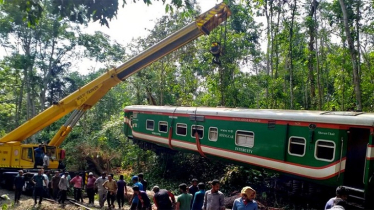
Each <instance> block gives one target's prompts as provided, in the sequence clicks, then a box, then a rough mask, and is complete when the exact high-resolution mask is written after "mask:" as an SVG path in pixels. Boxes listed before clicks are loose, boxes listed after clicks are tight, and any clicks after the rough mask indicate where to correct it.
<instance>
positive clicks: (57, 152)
mask: <svg viewBox="0 0 374 210" xmlns="http://www.w3.org/2000/svg"><path fill="white" fill-rule="evenodd" d="M38 147H39V145H38V144H20V143H19V142H9V143H2V144H0V168H1V169H3V170H4V169H5V170H6V169H33V168H35V166H36V168H42V167H43V166H42V165H40V164H39V165H38V164H36V165H35V152H34V150H35V149H36V148H38ZM43 152H44V154H47V155H48V156H49V160H50V161H49V167H48V168H50V169H57V168H59V162H60V160H62V159H64V158H65V151H64V150H61V149H60V148H56V147H54V146H47V145H44V146H43Z"/></svg>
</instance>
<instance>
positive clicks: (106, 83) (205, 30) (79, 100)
mask: <svg viewBox="0 0 374 210" xmlns="http://www.w3.org/2000/svg"><path fill="white" fill-rule="evenodd" d="M230 15H231V11H230V9H229V8H228V6H227V5H226V4H224V3H220V4H218V5H216V6H215V7H213V8H212V9H210V10H208V11H207V12H205V13H203V14H201V15H200V16H198V17H197V18H196V20H195V21H194V22H192V23H190V24H189V25H187V26H185V27H184V28H182V29H180V30H179V31H177V32H175V33H173V34H172V35H170V36H168V37H167V38H165V39H163V40H162V41H160V42H159V43H157V44H155V45H154V46H152V47H150V48H149V49H147V50H145V51H144V52H142V53H140V54H139V55H137V56H135V57H133V58H131V59H130V60H128V61H127V62H125V63H124V64H122V65H121V66H119V67H117V68H114V69H111V70H108V71H107V72H105V73H104V74H102V75H101V76H100V77H98V78H96V79H95V80H93V81H91V82H90V83H88V84H86V85H85V86H83V87H81V88H79V89H78V90H76V91H75V92H74V93H72V94H70V95H68V96H67V97H65V98H64V99H62V100H61V101H59V102H58V103H57V104H54V105H52V106H51V107H49V108H48V109H46V110H44V111H43V112H41V113H40V114H38V115H37V116H35V117H33V118H32V119H30V120H28V121H27V122H25V123H24V124H22V125H21V126H19V127H18V128H16V129H15V130H13V131H11V132H10V133H8V134H7V135H5V136H4V137H2V138H1V139H0V143H12V142H13V143H20V142H22V141H23V140H25V139H27V138H28V137H30V136H32V135H34V134H35V133H37V132H38V131H40V130H42V129H43V128H45V127H47V126H49V125H50V124H52V123H53V122H55V121H57V120H59V119H61V118H62V117H64V116H66V115H67V114H69V113H71V112H72V111H74V110H75V111H74V112H73V113H72V115H71V116H70V118H69V119H68V120H67V122H66V123H65V124H64V125H63V126H62V127H61V128H60V130H59V131H58V132H57V133H56V135H55V136H54V138H53V139H52V140H51V141H50V143H49V146H56V147H58V146H59V145H60V144H61V143H62V142H63V140H64V139H65V138H66V136H67V135H68V134H69V133H70V131H71V129H72V128H73V126H74V125H75V124H76V123H77V121H78V120H79V118H80V117H81V116H82V115H83V113H84V112H85V111H86V110H88V109H90V108H91V107H92V106H93V105H94V104H95V103H97V102H98V101H99V100H100V99H101V98H102V97H103V96H104V95H105V94H106V93H107V92H108V91H109V90H110V89H111V88H112V87H114V86H116V85H117V84H118V83H120V82H121V81H123V80H125V79H126V78H128V77H130V76H131V75H133V74H134V73H136V72H137V71H139V70H141V69H142V68H144V67H146V66H148V65H150V64H151V63H152V62H154V61H156V60H158V59H160V58H162V57H164V56H165V55H167V54H169V53H171V52H173V51H174V50H176V49H179V48H181V47H182V46H184V45H185V44H187V43H188V42H191V41H193V40H195V39H196V38H197V37H199V36H201V35H203V34H207V35H208V34H209V33H210V31H212V30H213V29H214V28H216V27H217V26H218V25H220V24H221V23H222V22H224V21H226V20H227V18H228V17H229V16H230Z"/></svg>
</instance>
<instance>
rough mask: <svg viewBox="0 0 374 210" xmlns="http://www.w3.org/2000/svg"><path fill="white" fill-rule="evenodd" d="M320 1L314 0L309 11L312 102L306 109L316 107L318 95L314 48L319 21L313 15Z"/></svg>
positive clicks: (309, 59)
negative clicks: (315, 20)
mask: <svg viewBox="0 0 374 210" xmlns="http://www.w3.org/2000/svg"><path fill="white" fill-rule="evenodd" d="M317 6H318V3H317V1H316V0H313V1H312V3H311V5H310V11H309V15H308V17H309V20H310V23H309V27H308V28H309V31H308V32H309V44H308V47H309V56H308V69H309V79H308V80H309V84H310V101H309V102H310V104H309V103H308V104H306V109H309V108H312V109H315V107H316V105H315V97H316V88H315V78H314V62H315V60H316V59H315V57H316V51H315V50H314V42H315V37H316V32H315V25H316V24H317V22H314V21H313V20H314V19H313V17H314V14H315V13H316V10H317Z"/></svg>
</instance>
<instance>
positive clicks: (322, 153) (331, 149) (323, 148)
mask: <svg viewBox="0 0 374 210" xmlns="http://www.w3.org/2000/svg"><path fill="white" fill-rule="evenodd" d="M314 157H315V158H316V159H317V160H323V161H328V162H331V161H333V160H334V159H335V142H333V141H326V140H317V141H316V149H315V150H314Z"/></svg>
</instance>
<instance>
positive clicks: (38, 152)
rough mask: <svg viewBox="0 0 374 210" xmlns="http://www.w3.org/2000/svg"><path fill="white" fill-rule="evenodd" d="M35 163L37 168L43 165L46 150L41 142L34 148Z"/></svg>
mask: <svg viewBox="0 0 374 210" xmlns="http://www.w3.org/2000/svg"><path fill="white" fill-rule="evenodd" d="M34 157H35V163H34V168H37V166H38V165H43V157H44V150H43V146H42V145H41V144H40V145H39V147H38V148H36V149H34Z"/></svg>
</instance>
